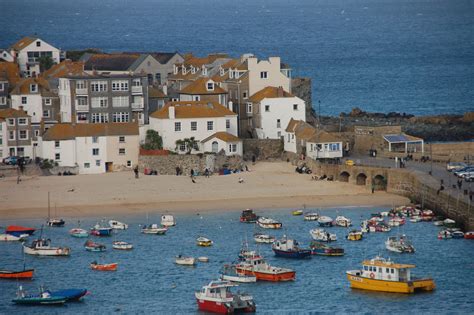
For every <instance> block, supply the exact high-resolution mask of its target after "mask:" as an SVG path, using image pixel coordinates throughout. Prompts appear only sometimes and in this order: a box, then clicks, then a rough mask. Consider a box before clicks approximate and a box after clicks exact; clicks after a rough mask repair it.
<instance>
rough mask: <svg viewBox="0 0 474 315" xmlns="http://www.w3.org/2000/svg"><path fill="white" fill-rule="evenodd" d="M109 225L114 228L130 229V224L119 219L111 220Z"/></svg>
mask: <svg viewBox="0 0 474 315" xmlns="http://www.w3.org/2000/svg"><path fill="white" fill-rule="evenodd" d="M109 226H110V227H111V228H112V229H114V230H126V229H128V224H125V223H123V222H120V221H117V220H109Z"/></svg>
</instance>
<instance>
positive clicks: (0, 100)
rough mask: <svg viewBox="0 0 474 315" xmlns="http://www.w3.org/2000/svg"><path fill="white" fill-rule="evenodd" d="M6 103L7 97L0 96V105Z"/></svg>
mask: <svg viewBox="0 0 474 315" xmlns="http://www.w3.org/2000/svg"><path fill="white" fill-rule="evenodd" d="M6 104H7V98H6V97H5V96H1V97H0V105H6Z"/></svg>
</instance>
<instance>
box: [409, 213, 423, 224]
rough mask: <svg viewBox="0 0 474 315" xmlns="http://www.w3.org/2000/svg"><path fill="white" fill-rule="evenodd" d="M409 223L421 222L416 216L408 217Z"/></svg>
mask: <svg viewBox="0 0 474 315" xmlns="http://www.w3.org/2000/svg"><path fill="white" fill-rule="evenodd" d="M409 220H410V222H413V223H417V222H420V221H421V218H420V217H419V216H417V215H415V216H412V217H410V219H409Z"/></svg>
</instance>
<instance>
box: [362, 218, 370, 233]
mask: <svg viewBox="0 0 474 315" xmlns="http://www.w3.org/2000/svg"><path fill="white" fill-rule="evenodd" d="M360 231H361V232H362V233H369V232H370V229H369V221H368V220H364V221H362V222H361V223H360Z"/></svg>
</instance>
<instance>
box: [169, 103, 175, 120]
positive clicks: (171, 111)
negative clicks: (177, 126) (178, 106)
mask: <svg viewBox="0 0 474 315" xmlns="http://www.w3.org/2000/svg"><path fill="white" fill-rule="evenodd" d="M168 118H169V119H175V115H174V106H171V105H170V106H169V107H168Z"/></svg>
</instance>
